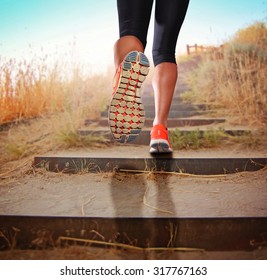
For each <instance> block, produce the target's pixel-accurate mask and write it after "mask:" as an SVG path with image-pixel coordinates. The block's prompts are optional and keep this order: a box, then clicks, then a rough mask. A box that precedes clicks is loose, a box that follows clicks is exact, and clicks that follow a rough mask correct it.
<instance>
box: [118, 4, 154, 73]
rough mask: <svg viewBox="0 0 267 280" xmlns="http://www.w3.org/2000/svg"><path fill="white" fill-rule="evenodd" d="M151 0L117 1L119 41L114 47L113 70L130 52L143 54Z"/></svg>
mask: <svg viewBox="0 0 267 280" xmlns="http://www.w3.org/2000/svg"><path fill="white" fill-rule="evenodd" d="M152 6H153V0H145V1H144V0H134V1H126V0H117V9H118V18H119V32H120V39H119V40H118V41H117V42H116V43H115V46H114V64H115V68H116V69H117V67H118V66H119V64H120V63H121V62H122V60H123V59H124V57H125V56H126V55H127V54H128V53H129V52H131V51H139V52H144V49H145V47H146V42H147V31H148V26H149V22H150V17H151V10H152Z"/></svg>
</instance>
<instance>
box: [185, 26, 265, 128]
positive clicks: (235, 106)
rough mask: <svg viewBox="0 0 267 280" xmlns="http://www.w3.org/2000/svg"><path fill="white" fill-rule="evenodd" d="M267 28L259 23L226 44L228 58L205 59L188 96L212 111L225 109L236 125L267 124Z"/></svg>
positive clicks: (262, 125)
mask: <svg viewBox="0 0 267 280" xmlns="http://www.w3.org/2000/svg"><path fill="white" fill-rule="evenodd" d="M266 41H267V28H266V25H265V24H263V23H256V24H254V25H252V26H249V27H248V28H246V29H243V30H240V31H239V32H237V34H236V35H235V37H234V38H233V39H232V40H231V41H230V42H228V43H227V44H225V48H224V59H222V60H209V59H203V61H202V63H200V65H199V67H198V68H197V69H196V71H194V72H193V74H192V75H191V76H190V78H189V83H190V85H191V91H190V92H189V93H187V94H185V95H184V97H185V98H189V99H190V100H194V102H204V103H206V104H208V105H209V106H210V107H211V108H212V109H225V112H226V114H227V115H228V116H231V117H232V118H233V119H234V121H235V123H239V124H246V125H247V124H250V125H253V126H258V127H265V128H266V125H267V107H266V104H267V87H266V73H267V48H266Z"/></svg>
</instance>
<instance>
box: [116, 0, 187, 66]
mask: <svg viewBox="0 0 267 280" xmlns="http://www.w3.org/2000/svg"><path fill="white" fill-rule="evenodd" d="M153 1H154V0H117V8H118V15H119V28H120V37H123V36H127V35H133V36H135V37H137V38H138V39H139V40H140V41H141V42H142V44H143V46H144V48H145V47H146V40H147V31H148V26H149V21H150V17H151V10H152V6H153ZM155 2H156V7H155V27H154V41H153V60H154V64H155V66H156V65H158V64H160V63H162V62H173V63H176V59H175V47H176V43H177V38H178V35H179V32H180V29H181V26H182V24H183V21H184V18H185V15H186V11H187V7H188V4H189V0H155Z"/></svg>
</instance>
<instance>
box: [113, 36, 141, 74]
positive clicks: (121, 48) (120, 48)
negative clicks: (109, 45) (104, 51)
mask: <svg viewBox="0 0 267 280" xmlns="http://www.w3.org/2000/svg"><path fill="white" fill-rule="evenodd" d="M131 51H139V52H144V46H143V44H142V43H141V41H140V40H139V39H138V38H137V37H135V36H124V37H122V38H120V39H119V40H118V41H117V42H116V43H115V45H114V65H115V69H117V68H118V66H119V65H120V63H121V62H122V61H123V59H124V57H125V56H126V55H127V54H128V53H129V52H131Z"/></svg>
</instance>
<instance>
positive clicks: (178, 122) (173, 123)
mask: <svg viewBox="0 0 267 280" xmlns="http://www.w3.org/2000/svg"><path fill="white" fill-rule="evenodd" d="M224 122H225V118H204V117H203V118H200V117H198V118H175V119H171V118H170V119H169V120H168V128H172V127H183V126H201V125H210V124H218V123H224ZM84 125H85V126H87V125H99V126H106V127H108V119H107V118H100V119H96V120H92V119H85V121H84ZM152 125H153V118H146V120H145V126H147V127H152Z"/></svg>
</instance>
